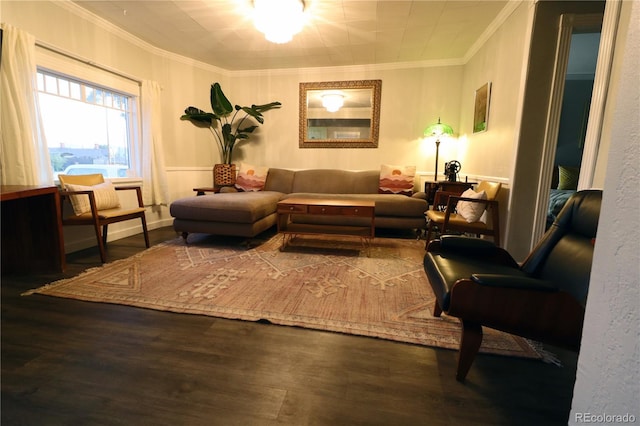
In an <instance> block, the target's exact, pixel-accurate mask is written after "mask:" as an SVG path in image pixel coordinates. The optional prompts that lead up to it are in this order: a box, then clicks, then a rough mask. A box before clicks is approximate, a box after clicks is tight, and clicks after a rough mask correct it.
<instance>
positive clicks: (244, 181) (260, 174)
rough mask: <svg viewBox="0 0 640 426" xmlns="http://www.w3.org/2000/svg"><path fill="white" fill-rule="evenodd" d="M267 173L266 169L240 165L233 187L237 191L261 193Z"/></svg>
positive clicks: (267, 169) (244, 164)
mask: <svg viewBox="0 0 640 426" xmlns="http://www.w3.org/2000/svg"><path fill="white" fill-rule="evenodd" d="M268 171H269V168H268V167H256V166H252V165H251V164H247V163H240V170H239V171H238V177H237V178H236V183H235V184H234V186H235V188H236V189H237V190H239V191H246V192H251V191H262V189H263V188H264V183H265V181H266V179H267V172H268Z"/></svg>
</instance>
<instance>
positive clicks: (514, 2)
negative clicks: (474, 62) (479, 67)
mask: <svg viewBox="0 0 640 426" xmlns="http://www.w3.org/2000/svg"><path fill="white" fill-rule="evenodd" d="M523 3H528V4H530V6H533V5H534V4H535V1H532V0H509V1H508V2H507V5H506V6H505V7H504V8H503V9H502V10H501V11H500V13H499V14H498V16H496V18H495V19H494V20H493V22H491V24H489V26H488V27H487V28H486V29H485V30H484V32H483V33H482V34H481V35H480V37H478V39H477V40H476V42H475V43H473V45H472V46H471V47H470V48H469V50H468V51H467V53H466V54H465V55H464V57H463V59H462V63H463V64H466V63H467V62H469V61H470V60H471V58H473V56H474V55H475V54H476V53H478V51H479V50H480V48H482V46H484V45H485V43H486V42H487V40H489V38H491V36H492V35H493V34H494V33H495V32H496V31H497V30H498V29H499V28H500V26H502V24H504V23H505V21H506V20H507V18H509V17H510V16H511V14H512V13H513V12H514V11H515V10H516V9H517V8H518V7H519V6H520V5H521V4H523Z"/></svg>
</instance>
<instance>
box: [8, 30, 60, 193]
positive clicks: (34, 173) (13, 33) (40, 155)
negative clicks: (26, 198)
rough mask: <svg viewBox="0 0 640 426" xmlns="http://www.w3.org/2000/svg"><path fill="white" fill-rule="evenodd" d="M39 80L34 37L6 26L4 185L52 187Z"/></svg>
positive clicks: (51, 172)
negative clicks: (41, 112)
mask: <svg viewBox="0 0 640 426" xmlns="http://www.w3.org/2000/svg"><path fill="white" fill-rule="evenodd" d="M36 79H37V67H36V60H35V37H34V36H32V35H31V34H29V33H27V32H25V31H22V30H20V29H18V28H15V27H13V26H11V25H8V24H5V25H3V36H2V64H1V65H0V179H1V182H2V184H3V185H53V171H52V170H51V161H50V159H49V149H48V147H47V141H46V139H45V136H44V131H43V127H42V120H41V116H40V109H39V106H38V86H37V80H36Z"/></svg>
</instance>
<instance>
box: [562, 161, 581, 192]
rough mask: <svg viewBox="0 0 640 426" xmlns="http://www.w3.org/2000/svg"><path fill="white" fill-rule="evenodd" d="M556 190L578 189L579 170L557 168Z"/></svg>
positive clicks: (576, 168)
mask: <svg viewBox="0 0 640 426" xmlns="http://www.w3.org/2000/svg"><path fill="white" fill-rule="evenodd" d="M558 175H559V176H558V178H559V181H558V189H571V190H576V189H578V178H579V177H580V169H579V168H578V167H566V166H558Z"/></svg>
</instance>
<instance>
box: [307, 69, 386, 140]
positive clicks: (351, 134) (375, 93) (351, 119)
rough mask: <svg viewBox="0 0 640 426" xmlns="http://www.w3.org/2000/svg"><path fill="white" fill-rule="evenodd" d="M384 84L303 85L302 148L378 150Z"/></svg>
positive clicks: (338, 82) (323, 83)
mask: <svg viewBox="0 0 640 426" xmlns="http://www.w3.org/2000/svg"><path fill="white" fill-rule="evenodd" d="M381 87H382V81H381V80H357V81H329V82H319V83H300V130H299V136H300V147H301V148H376V147H377V146H378V129H379V119H380V92H381Z"/></svg>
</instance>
